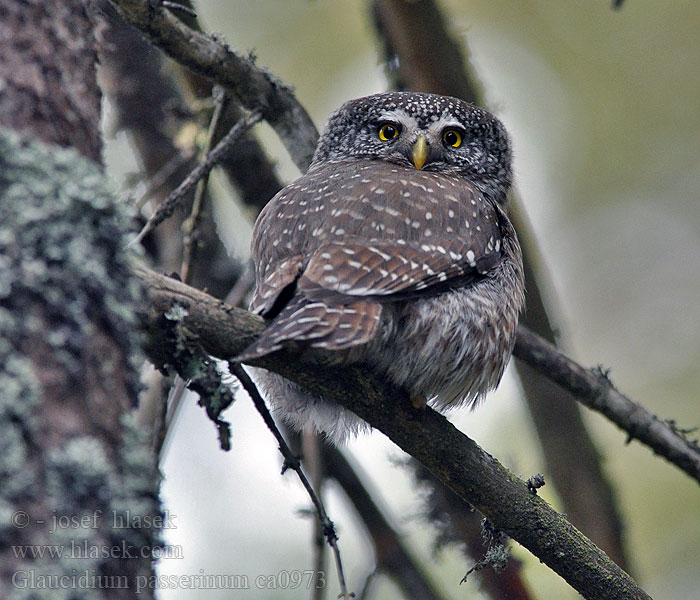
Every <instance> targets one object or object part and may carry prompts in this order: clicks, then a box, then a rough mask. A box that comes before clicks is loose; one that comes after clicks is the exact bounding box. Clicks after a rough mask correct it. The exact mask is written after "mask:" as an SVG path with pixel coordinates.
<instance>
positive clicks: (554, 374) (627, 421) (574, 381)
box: [513, 326, 700, 482]
mask: <svg viewBox="0 0 700 600" xmlns="http://www.w3.org/2000/svg"><path fill="white" fill-rule="evenodd" d="M513 355H514V356H516V357H518V358H519V359H520V360H522V361H524V362H526V363H527V364H529V365H530V366H531V367H533V368H535V369H536V370H537V371H539V372H540V373H541V374H542V375H544V376H546V377H548V378H549V379H551V380H552V381H554V382H556V383H558V384H559V385H560V386H562V387H563V388H565V389H567V390H568V391H569V392H570V393H571V394H573V396H574V397H575V398H576V399H577V400H578V401H579V402H581V404H584V405H585V406H587V407H588V408H590V409H592V410H595V411H597V412H599V413H602V414H603V415H605V416H606V417H607V418H608V419H610V420H611V421H612V422H613V423H615V425H617V426H618V427H619V428H620V429H622V430H623V431H626V432H627V435H628V441H629V440H632V439H635V438H636V439H638V440H639V441H640V442H642V444H645V445H646V446H649V447H650V448H651V449H652V450H653V451H654V452H656V453H657V454H659V455H661V456H663V457H664V458H666V460H668V461H669V462H671V463H673V464H675V465H676V466H677V467H678V468H680V469H682V470H683V471H685V472H686V473H687V474H688V475H690V476H691V477H693V478H694V479H696V480H698V482H700V447H698V444H697V441H695V440H689V439H686V437H685V436H684V435H683V433H682V432H680V431H679V430H678V429H677V428H676V427H675V426H674V424H673V423H672V422H670V421H663V420H661V419H659V418H658V417H657V416H656V415H654V414H652V413H650V412H649V411H648V410H646V409H645V408H644V407H643V406H641V405H639V404H637V403H636V402H634V401H633V400H630V399H629V398H628V397H627V396H625V395H624V394H622V393H620V392H618V391H617V390H616V389H615V386H614V385H613V384H612V382H611V381H610V379H609V378H608V375H607V373H606V372H605V371H604V370H603V369H602V368H600V367H598V368H595V369H586V368H584V367H582V366H581V365H579V364H577V363H575V362H574V361H573V360H571V359H570V358H568V357H567V356H566V355H564V354H562V353H561V352H559V350H557V349H556V347H555V346H554V345H553V344H550V343H549V342H548V341H547V340H545V339H543V338H541V337H540V336H538V335H536V334H535V333H533V332H532V331H530V330H529V329H526V328H525V327H522V326H521V327H520V328H519V329H518V338H517V342H516V345H515V350H514V351H513Z"/></svg>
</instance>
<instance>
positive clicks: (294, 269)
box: [249, 255, 304, 316]
mask: <svg viewBox="0 0 700 600" xmlns="http://www.w3.org/2000/svg"><path fill="white" fill-rule="evenodd" d="M303 267H304V257H303V256H299V255H297V256H291V257H289V258H285V259H284V260H282V261H281V262H279V263H277V264H275V265H269V266H268V268H267V269H266V270H265V272H264V273H262V276H261V277H260V278H259V281H258V282H257V285H256V286H255V293H254V294H253V299H252V300H251V302H250V306H249V310H250V311H251V312H254V313H257V314H260V315H264V316H266V315H268V314H269V313H271V312H275V311H273V308H275V303H276V302H277V300H278V298H279V296H280V293H281V292H282V291H283V290H284V289H285V288H286V287H287V286H288V285H290V284H293V283H294V282H295V281H296V280H297V279H298V278H299V275H300V274H301V272H302V270H303ZM280 308H282V307H280Z"/></svg>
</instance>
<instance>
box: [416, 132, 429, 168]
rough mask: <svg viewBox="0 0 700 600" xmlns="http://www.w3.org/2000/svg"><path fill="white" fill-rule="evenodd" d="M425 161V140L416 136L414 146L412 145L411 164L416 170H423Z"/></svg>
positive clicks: (426, 146)
mask: <svg viewBox="0 0 700 600" xmlns="http://www.w3.org/2000/svg"><path fill="white" fill-rule="evenodd" d="M427 159H428V144H427V143H426V141H425V138H424V137H423V136H422V135H420V136H418V139H417V140H416V142H415V144H413V164H414V165H415V166H416V169H418V170H420V169H422V168H423V165H424V164H425V161H426V160H427Z"/></svg>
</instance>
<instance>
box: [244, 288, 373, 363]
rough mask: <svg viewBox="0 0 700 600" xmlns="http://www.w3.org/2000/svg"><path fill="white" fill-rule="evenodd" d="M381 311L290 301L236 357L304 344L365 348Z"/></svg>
mask: <svg viewBox="0 0 700 600" xmlns="http://www.w3.org/2000/svg"><path fill="white" fill-rule="evenodd" d="M381 312H382V307H381V305H380V304H378V303H377V302H372V301H366V300H353V301H351V302H347V303H344V304H339V305H335V306H333V305H328V304H326V303H325V302H310V301H309V300H308V299H306V298H305V297H304V296H301V295H298V296H295V297H293V298H292V300H291V301H290V302H289V304H287V305H286V306H285V307H284V308H283V309H282V311H281V312H280V313H279V315H277V317H276V318H275V319H274V320H273V321H272V322H271V323H270V324H269V326H268V327H267V329H265V331H263V333H262V334H261V335H260V337H259V338H258V339H257V340H256V341H255V343H253V344H251V345H250V346H249V347H248V348H246V349H245V351H244V352H243V353H241V354H239V355H238V356H237V357H236V360H238V361H246V360H250V359H253V358H258V357H260V356H265V355H266V354H270V353H271V352H275V351H276V350H280V349H281V348H282V346H283V345H284V344H285V342H290V341H292V342H293V341H300V342H301V341H303V342H306V343H308V344H309V345H310V346H312V347H314V348H325V349H329V350H342V349H344V348H350V347H351V346H357V345H358V344H364V343H366V342H368V341H369V340H370V339H371V338H372V336H373V335H374V331H375V330H376V328H377V325H378V324H379V317H380V315H381Z"/></svg>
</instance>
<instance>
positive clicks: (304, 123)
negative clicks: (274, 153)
mask: <svg viewBox="0 0 700 600" xmlns="http://www.w3.org/2000/svg"><path fill="white" fill-rule="evenodd" d="M110 2H111V3H112V4H113V5H114V6H115V7H116V8H117V9H118V10H119V11H120V12H121V14H122V15H123V16H124V18H125V19H126V20H127V21H128V22H129V23H131V24H132V25H133V26H134V27H136V28H138V29H139V30H141V32H142V33H143V34H144V35H145V36H146V37H147V38H148V39H149V40H150V41H151V42H152V43H153V44H155V45H156V46H158V47H159V48H160V49H161V50H163V52H165V53H166V54H167V55H168V56H170V57H171V58H173V59H175V60H176V61H177V62H179V63H180V64H181V65H183V66H185V67H187V68H189V69H191V70H192V71H194V72H195V73H197V74H198V75H201V76H202V77H205V78H206V79H209V80H211V81H214V82H216V83H218V84H219V85H221V86H222V87H224V88H226V89H227V90H228V91H229V92H230V93H231V94H232V95H233V96H234V97H235V98H236V100H237V101H238V102H239V103H240V104H241V105H243V106H244V107H245V108H247V109H248V110H250V111H255V110H259V111H260V112H261V113H262V116H263V118H264V119H265V120H266V121H267V122H268V123H269V124H270V125H271V126H272V127H273V128H274V129H275V131H276V132H277V135H279V137H280V139H281V140H282V143H283V144H284V145H285V147H286V148H287V151H288V152H289V154H290V156H291V157H292V160H294V163H295V164H296V165H297V167H299V169H300V170H302V171H305V170H306V169H307V168H308V166H309V164H310V163H311V158H312V156H313V153H314V150H315V148H316V140H317V139H318V131H317V130H316V127H315V125H314V124H313V122H312V121H311V118H310V117H309V115H308V114H307V112H306V110H305V109H304V108H303V107H302V106H301V104H299V102H297V100H296V98H295V97H294V94H293V92H292V89H291V88H290V87H289V86H287V85H286V84H284V83H283V82H282V81H280V80H279V79H277V78H276V77H274V76H273V75H272V74H271V73H270V72H268V71H267V70H265V69H264V68H261V67H258V66H257V65H256V64H255V60H254V58H253V57H252V56H249V57H245V56H243V55H242V54H240V53H239V52H236V51H235V50H233V49H232V48H231V47H229V46H228V45H227V44H226V43H225V42H223V41H221V40H218V39H215V38H214V37H210V36H208V35H205V34H202V33H200V32H198V31H195V30H194V29H191V28H190V27H188V26H187V25H185V24H184V23H183V22H182V21H180V19H178V18H177V17H176V16H175V15H173V14H171V13H170V11H169V10H167V9H166V8H163V7H161V6H153V5H154V3H152V2H149V1H148V0H110Z"/></svg>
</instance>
